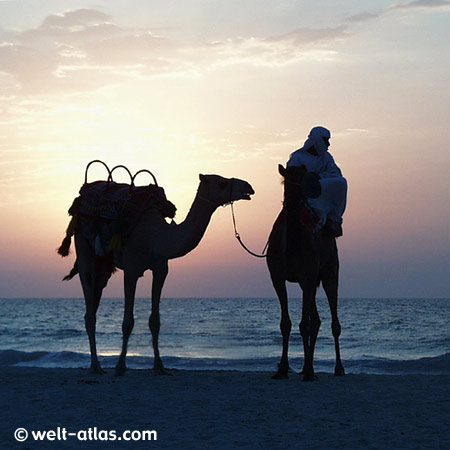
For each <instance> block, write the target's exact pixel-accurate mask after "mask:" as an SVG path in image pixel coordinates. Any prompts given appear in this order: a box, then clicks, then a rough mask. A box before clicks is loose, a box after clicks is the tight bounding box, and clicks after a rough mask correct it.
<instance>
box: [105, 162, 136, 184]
mask: <svg viewBox="0 0 450 450" xmlns="http://www.w3.org/2000/svg"><path fill="white" fill-rule="evenodd" d="M116 169H124V170H126V171H127V173H128V175H129V176H130V189H132V188H133V175H131V172H130V170H129V169H128V167H126V166H124V165H123V164H119V165H117V166H114V167H113V168H112V169H111V170H110V171H109V175H108V180H107V183H108V185H109V183H111V182H114V180H113V172H114V171H115V170H116Z"/></svg>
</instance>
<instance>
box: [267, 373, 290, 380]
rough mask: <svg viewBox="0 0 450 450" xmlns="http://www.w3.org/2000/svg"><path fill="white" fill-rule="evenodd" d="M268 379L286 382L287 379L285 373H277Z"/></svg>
mask: <svg viewBox="0 0 450 450" xmlns="http://www.w3.org/2000/svg"><path fill="white" fill-rule="evenodd" d="M270 378H272V380H287V379H289V377H288V374H287V373H286V372H277V373H276V374H275V375H272V376H271V377H270Z"/></svg>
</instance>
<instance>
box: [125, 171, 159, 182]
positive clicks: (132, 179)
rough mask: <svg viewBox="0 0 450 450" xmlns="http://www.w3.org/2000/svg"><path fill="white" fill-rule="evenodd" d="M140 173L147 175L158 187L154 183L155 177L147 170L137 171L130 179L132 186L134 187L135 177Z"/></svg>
mask: <svg viewBox="0 0 450 450" xmlns="http://www.w3.org/2000/svg"><path fill="white" fill-rule="evenodd" d="M142 172H146V173H148V174H149V175H150V176H151V177H152V178H153V181H154V182H155V186H158V182H157V181H156V178H155V175H153V173H152V172H150V170H148V169H141V170H138V171H137V172H136V173H135V174H134V175H133V177H132V178H131V184H132V186H134V180H135V179H136V177H137V176H138V175H139V174H140V173H142Z"/></svg>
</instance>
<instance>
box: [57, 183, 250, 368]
mask: <svg viewBox="0 0 450 450" xmlns="http://www.w3.org/2000/svg"><path fill="white" fill-rule="evenodd" d="M252 194H254V191H253V189H252V187H251V186H250V184H249V183H247V182H246V181H243V180H239V179H236V178H231V179H228V178H223V177H221V176H218V175H200V185H199V187H198V190H197V195H196V197H195V199H194V202H193V204H192V206H191V208H190V211H189V213H188V215H187V217H186V219H185V220H184V222H182V223H180V224H179V225H175V224H174V223H172V224H168V223H167V222H166V221H165V219H164V218H163V217H162V215H161V214H160V213H159V212H157V211H155V210H149V211H147V212H145V213H144V214H143V215H142V216H141V217H140V218H139V220H138V222H137V223H136V224H135V226H134V227H133V229H132V232H131V234H130V235H129V236H128V238H127V240H126V242H125V243H124V244H123V247H122V250H121V251H120V252H119V253H117V254H115V255H114V264H115V266H116V267H118V268H120V269H122V270H123V273H124V292H125V311H124V318H123V323H122V333H123V342H122V351H121V354H120V357H119V361H118V363H117V365H116V368H115V372H116V374H117V375H123V374H124V373H125V370H126V364H125V360H126V355H127V345H128V339H129V337H130V335H131V332H132V330H133V325H134V314H133V309H134V299H135V292H136V284H137V281H138V278H139V277H141V276H143V274H144V272H145V271H146V270H151V271H152V272H153V282H152V293H151V299H152V308H151V314H150V318H149V327H150V331H151V334H152V339H153V351H154V366H153V368H154V370H155V371H156V372H157V373H160V374H167V372H166V370H165V369H164V366H163V363H162V361H161V358H160V354H159V348H158V335H159V329H160V317H159V303H160V298H161V291H162V288H163V285H164V281H165V279H166V276H167V273H168V261H169V259H174V258H180V257H182V256H184V255H186V254H187V253H189V252H190V251H192V250H193V249H194V248H195V247H197V245H198V244H199V242H200V240H201V239H202V237H203V235H204V234H205V231H206V228H207V227H208V224H209V222H210V219H211V216H212V214H213V213H214V211H215V210H216V209H217V208H218V207H219V206H221V205H225V204H227V203H230V202H233V201H236V200H250V195H252ZM75 247H76V256H77V259H76V262H75V266H74V268H73V269H72V271H71V273H70V275H69V276H68V277H66V279H70V278H72V277H73V276H74V275H76V274H77V273H79V276H80V280H81V284H82V288H83V294H84V298H85V302H86V314H85V325H86V331H87V334H88V337H89V345H90V353H91V371H92V372H94V373H100V374H101V373H104V370H103V369H102V367H101V365H100V362H99V360H98V356H97V348H96V341H95V327H96V313H97V309H98V307H99V304H100V299H101V296H102V292H103V289H104V287H105V286H106V284H107V283H108V280H109V278H110V276H111V268H110V265H108V264H107V263H103V264H99V260H98V258H96V257H95V254H94V250H93V248H92V246H91V245H90V244H89V242H88V241H87V240H86V239H85V238H84V237H83V236H82V235H81V234H80V233H77V232H75Z"/></svg>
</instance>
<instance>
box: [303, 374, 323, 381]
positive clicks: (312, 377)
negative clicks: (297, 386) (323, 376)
mask: <svg viewBox="0 0 450 450" xmlns="http://www.w3.org/2000/svg"><path fill="white" fill-rule="evenodd" d="M318 380H319V377H317V376H316V375H314V374H309V375H307V374H304V375H303V380H302V381H318Z"/></svg>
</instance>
